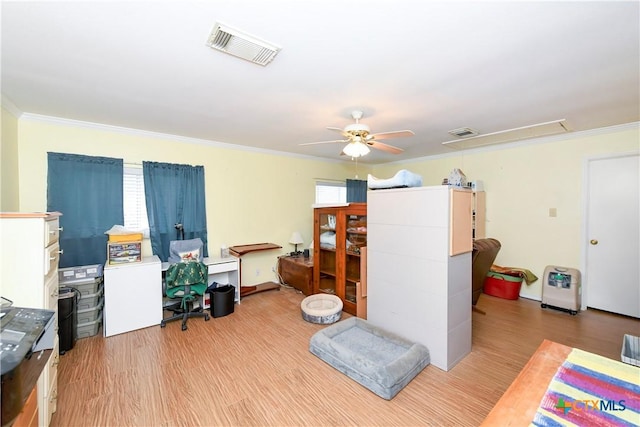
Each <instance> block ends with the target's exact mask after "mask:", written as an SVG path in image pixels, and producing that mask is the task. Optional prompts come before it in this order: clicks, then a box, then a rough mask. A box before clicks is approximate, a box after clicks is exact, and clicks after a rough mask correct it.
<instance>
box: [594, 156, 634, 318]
mask: <svg viewBox="0 0 640 427" xmlns="http://www.w3.org/2000/svg"><path fill="white" fill-rule="evenodd" d="M639 165H640V156H639V155H637V154H636V155H626V156H619V157H610V158H601V159H591V160H589V161H588V162H587V182H586V185H587V212H586V221H587V222H586V227H587V228H586V239H587V241H586V242H585V244H586V276H585V280H586V283H585V285H586V287H585V290H586V297H587V306H589V307H592V308H597V309H601V310H606V311H611V312H614V313H619V314H624V315H627V316H633V317H640V262H639V260H640V225H639V223H640V196H639V194H640V184H639V181H640V174H639V170H640V167H639Z"/></svg>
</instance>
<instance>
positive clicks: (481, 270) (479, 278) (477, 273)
mask: <svg viewBox="0 0 640 427" xmlns="http://www.w3.org/2000/svg"><path fill="white" fill-rule="evenodd" d="M501 247H502V246H501V245H500V242H499V241H498V240H496V239H492V238H487V239H476V240H475V241H474V242H473V254H472V257H471V304H472V305H473V306H474V307H473V308H474V309H475V310H476V311H479V312H481V313H483V314H484V312H483V311H482V310H478V309H477V308H475V305H476V303H477V302H478V299H479V298H480V294H481V293H482V287H483V285H484V279H485V277H486V276H487V273H488V272H489V270H490V269H491V266H492V265H493V262H494V261H495V259H496V256H498V252H499V251H500V248H501Z"/></svg>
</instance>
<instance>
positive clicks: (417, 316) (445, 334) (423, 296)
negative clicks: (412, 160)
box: [367, 186, 472, 371]
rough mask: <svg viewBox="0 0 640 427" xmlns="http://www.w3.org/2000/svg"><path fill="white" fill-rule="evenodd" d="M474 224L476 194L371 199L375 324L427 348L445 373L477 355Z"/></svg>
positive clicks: (430, 190) (438, 189) (408, 192)
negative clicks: (473, 349) (474, 346)
mask: <svg viewBox="0 0 640 427" xmlns="http://www.w3.org/2000/svg"><path fill="white" fill-rule="evenodd" d="M454 200H455V203H454ZM452 206H456V208H455V209H453V208H452ZM471 220H472V216H471V191H470V190H464V189H451V188H449V187H447V186H434V187H415V188H403V189H390V190H375V191H369V192H368V194H367V228H368V243H367V246H368V247H367V251H368V262H367V281H368V307H367V311H368V321H369V322H371V323H373V324H374V325H376V326H379V327H381V328H383V329H386V330H388V331H391V332H394V333H396V334H398V335H401V336H403V337H405V338H407V339H410V340H412V341H415V342H419V343H421V344H423V345H425V346H426V347H427V348H428V349H429V352H430V354H431V363H432V364H433V365H435V366H436V367H438V368H440V369H443V370H445V371H448V370H449V369H451V368H453V366H455V365H456V364H457V363H458V362H459V361H460V360H461V359H462V358H463V357H464V356H466V355H467V354H469V352H470V351H471V248H472V236H471ZM467 240H468V242H467ZM453 242H455V243H453ZM460 242H462V247H461V243H460ZM467 243H468V244H467ZM454 246H455V247H454ZM451 253H454V254H455V255H450V254H451Z"/></svg>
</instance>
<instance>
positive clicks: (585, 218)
mask: <svg viewBox="0 0 640 427" xmlns="http://www.w3.org/2000/svg"><path fill="white" fill-rule="evenodd" d="M631 156H640V150H637V151H626V152H621V153H607V154H600V155H597V156H588V157H585V158H584V160H583V165H582V182H583V183H584V185H583V186H582V230H581V235H582V240H581V243H580V269H581V276H582V288H581V290H582V298H581V303H580V304H581V306H580V309H581V310H586V309H587V305H588V304H587V302H588V301H589V277H588V274H587V250H588V246H589V236H588V229H587V228H588V225H589V188H590V187H589V184H590V183H589V166H590V164H591V162H593V161H596V160H606V159H618V158H623V157H631Z"/></svg>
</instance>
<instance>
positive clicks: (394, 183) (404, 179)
mask: <svg viewBox="0 0 640 427" xmlns="http://www.w3.org/2000/svg"><path fill="white" fill-rule="evenodd" d="M367 186H368V187H369V188H370V189H371V190H377V189H383V188H403V187H420V186H422V177H421V176H420V175H417V174H415V173H413V172H409V171H408V170H406V169H402V170H399V171H398V172H397V173H396V174H395V175H394V176H393V177H391V178H389V179H380V178H376V177H375V176H373V175H371V174H369V175H368V177H367Z"/></svg>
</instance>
